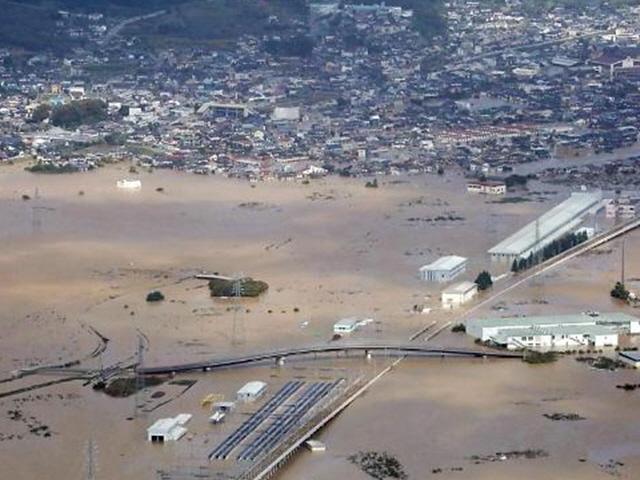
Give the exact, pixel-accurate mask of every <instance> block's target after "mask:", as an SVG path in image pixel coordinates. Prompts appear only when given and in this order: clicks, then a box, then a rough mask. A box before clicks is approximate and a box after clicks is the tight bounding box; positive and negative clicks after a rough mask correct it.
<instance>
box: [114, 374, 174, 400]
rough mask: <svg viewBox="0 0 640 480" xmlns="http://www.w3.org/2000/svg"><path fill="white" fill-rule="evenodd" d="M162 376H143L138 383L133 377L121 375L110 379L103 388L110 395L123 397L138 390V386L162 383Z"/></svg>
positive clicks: (153, 385) (151, 385) (152, 385)
mask: <svg viewBox="0 0 640 480" xmlns="http://www.w3.org/2000/svg"><path fill="white" fill-rule="evenodd" d="M164 381H165V379H164V378H163V377H144V380H143V381H142V382H141V385H139V384H138V382H137V381H136V378H135V377H121V378H115V379H113V380H111V381H110V382H109V383H108V384H107V386H106V387H105V388H104V393H106V394H107V395H109V396H110V397H116V398H125V397H129V396H131V395H133V394H134V393H136V392H137V391H138V390H139V387H140V386H142V387H143V388H144V387H155V386H157V385H161V384H163V383H164Z"/></svg>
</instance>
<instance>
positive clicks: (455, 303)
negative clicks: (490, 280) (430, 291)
mask: <svg viewBox="0 0 640 480" xmlns="http://www.w3.org/2000/svg"><path fill="white" fill-rule="evenodd" d="M477 293H478V285H476V284H475V283H473V282H461V283H457V284H455V285H452V286H451V287H449V288H447V289H445V290H443V291H442V308H444V309H445V310H453V309H454V308H458V307H459V306H461V305H463V304H465V303H467V302H468V301H469V300H471V299H473V297H475V296H476V295H477Z"/></svg>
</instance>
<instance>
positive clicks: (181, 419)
mask: <svg viewBox="0 0 640 480" xmlns="http://www.w3.org/2000/svg"><path fill="white" fill-rule="evenodd" d="M189 420H191V415H190V414H188V413H182V414H180V415H178V416H176V417H173V418H161V419H159V420H156V422H155V423H154V424H153V425H151V426H150V427H149V428H147V440H148V441H149V442H153V443H164V442H169V441H177V440H180V438H182V436H183V435H184V434H185V433H187V429H186V428H185V427H184V425H186V424H187V423H188V422H189Z"/></svg>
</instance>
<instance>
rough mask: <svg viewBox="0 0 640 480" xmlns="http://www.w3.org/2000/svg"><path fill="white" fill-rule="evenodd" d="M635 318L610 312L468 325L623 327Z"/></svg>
mask: <svg viewBox="0 0 640 480" xmlns="http://www.w3.org/2000/svg"><path fill="white" fill-rule="evenodd" d="M638 321H640V319H638V318H637V317H634V316H631V315H627V314H626V313H619V312H612V313H600V314H598V315H587V314H585V313H579V314H570V315H540V316H534V317H506V318H483V319H472V320H469V323H471V324H473V326H474V327H479V328H498V327H503V328H530V327H532V326H535V327H537V328H549V327H554V326H564V327H565V328H567V327H569V326H572V325H574V326H577V325H582V326H587V325H602V326H606V325H614V326H624V325H627V324H629V323H631V322H638Z"/></svg>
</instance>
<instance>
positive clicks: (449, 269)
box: [420, 255, 467, 283]
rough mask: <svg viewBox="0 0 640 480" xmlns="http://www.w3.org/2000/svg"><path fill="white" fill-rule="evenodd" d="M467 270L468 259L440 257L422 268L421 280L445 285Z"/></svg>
mask: <svg viewBox="0 0 640 480" xmlns="http://www.w3.org/2000/svg"><path fill="white" fill-rule="evenodd" d="M466 268H467V259H466V258H464V257H459V256H457V255H449V256H447V257H440V258H439V259H438V260H436V261H435V262H433V263H430V264H429V265H424V266H423V267H421V268H420V278H421V279H422V280H424V281H426V282H438V283H445V282H449V281H451V280H453V279H454V278H455V277H457V276H458V275H460V274H461V273H463V272H464V271H465V270H466Z"/></svg>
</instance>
